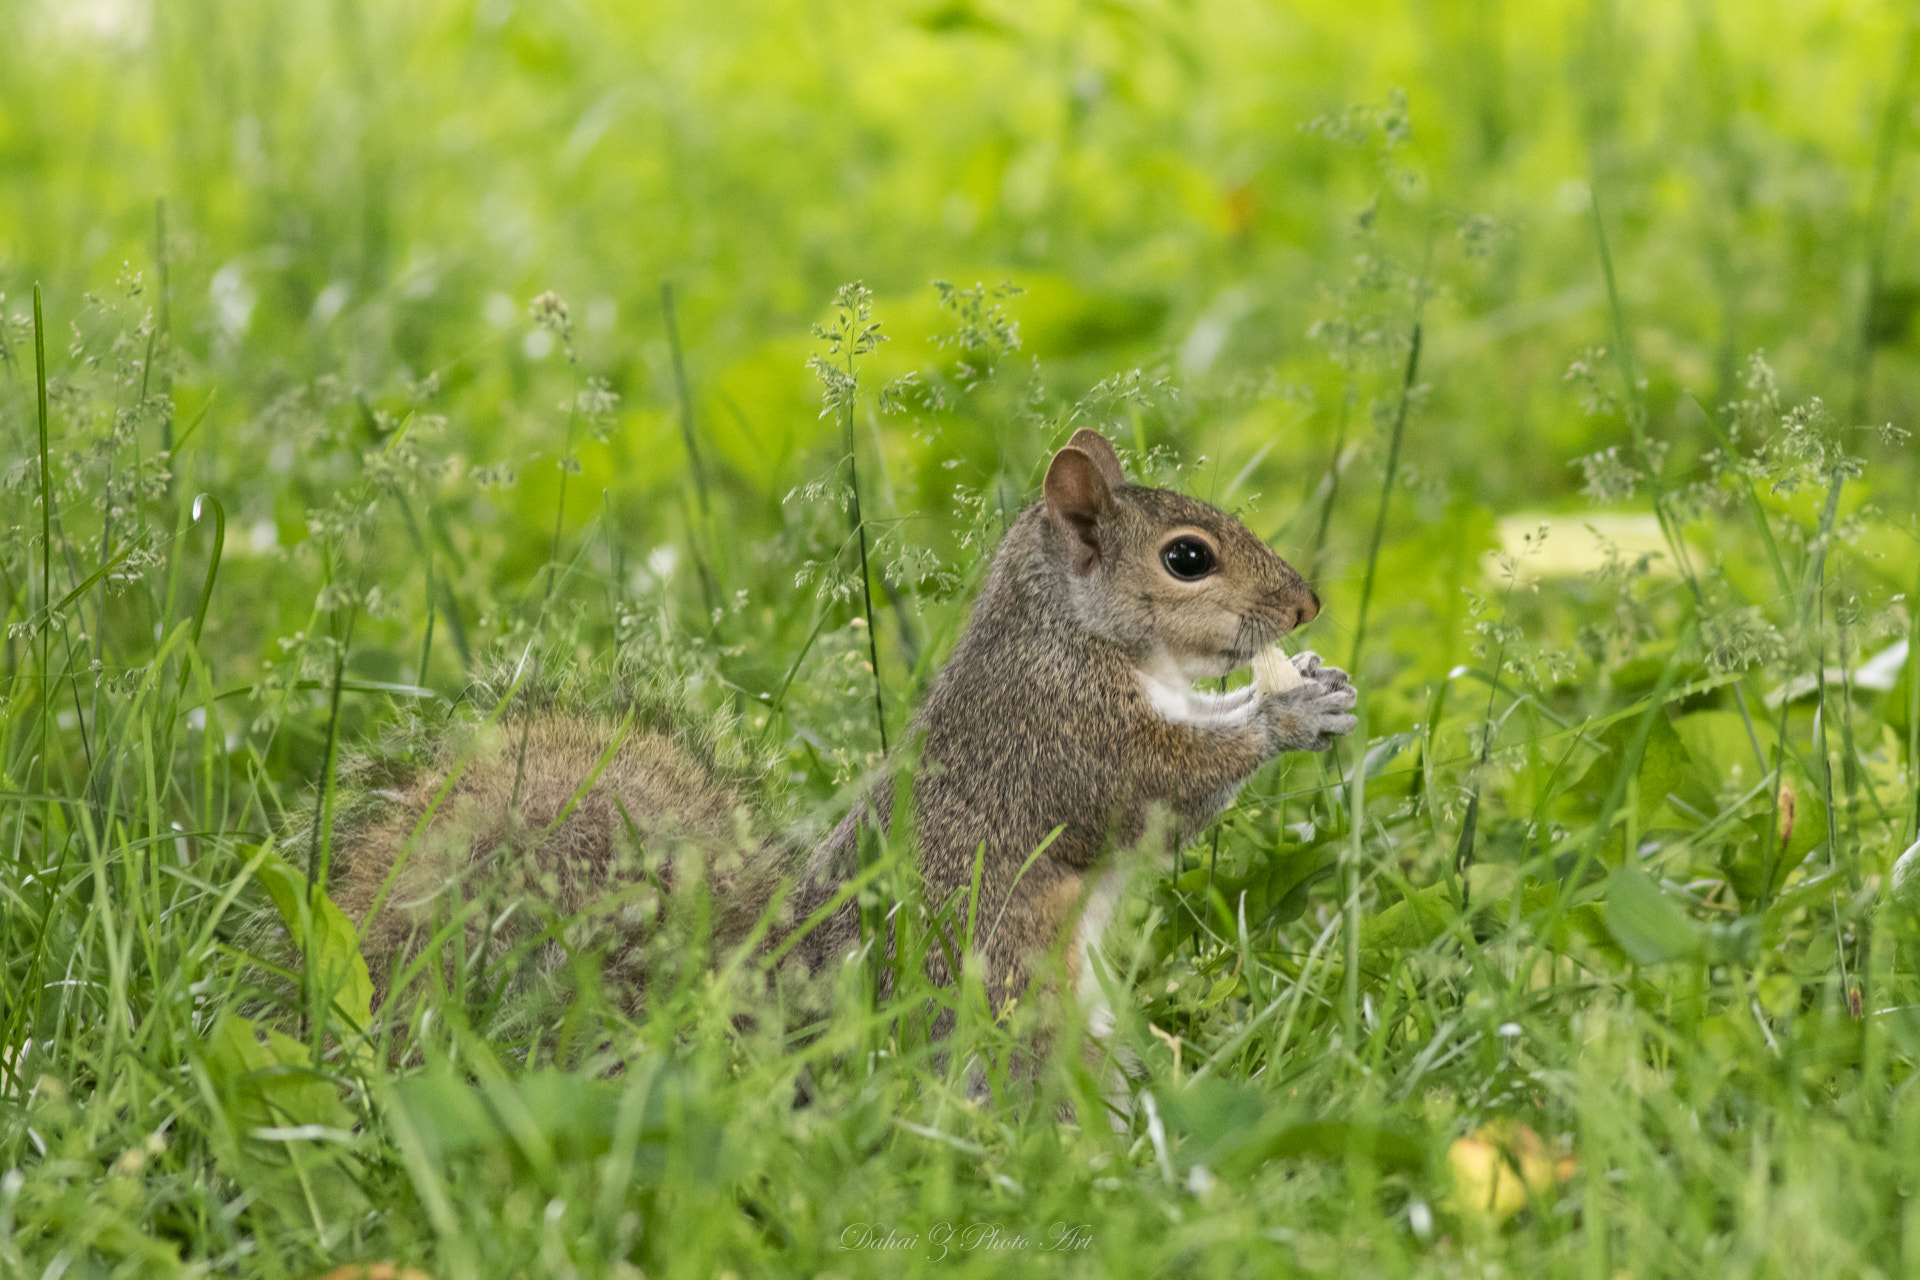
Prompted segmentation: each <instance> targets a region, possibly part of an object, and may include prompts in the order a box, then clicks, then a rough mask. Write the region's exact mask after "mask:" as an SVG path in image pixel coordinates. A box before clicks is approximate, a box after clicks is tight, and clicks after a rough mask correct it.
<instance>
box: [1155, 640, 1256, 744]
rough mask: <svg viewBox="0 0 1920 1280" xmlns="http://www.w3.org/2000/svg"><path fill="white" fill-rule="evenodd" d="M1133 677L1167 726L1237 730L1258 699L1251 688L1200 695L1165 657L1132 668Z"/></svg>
mask: <svg viewBox="0 0 1920 1280" xmlns="http://www.w3.org/2000/svg"><path fill="white" fill-rule="evenodd" d="M1134 675H1135V676H1136V677H1137V678H1138V679H1139V681H1140V691H1141V692H1142V693H1144V694H1145V695H1146V699H1147V706H1148V707H1150V708H1152V710H1153V713H1154V714H1155V715H1157V716H1159V717H1160V718H1161V719H1162V720H1165V721H1166V722H1167V723H1169V724H1179V725H1186V726H1188V727H1189V728H1194V729H1233V728H1238V727H1239V726H1240V725H1243V724H1246V723H1247V722H1248V721H1249V720H1251V719H1252V718H1253V713H1254V707H1255V704H1256V703H1257V702H1258V701H1259V697H1260V695H1259V693H1258V692H1257V691H1256V690H1255V689H1254V687H1253V686H1252V685H1245V686H1243V687H1241V688H1238V689H1235V690H1234V691H1233V692H1231V693H1203V692H1201V691H1200V690H1198V689H1195V688H1194V687H1193V681H1192V680H1191V679H1190V678H1188V676H1187V675H1186V673H1185V672H1183V671H1181V670H1180V669H1179V666H1178V665H1177V664H1176V663H1175V662H1174V661H1173V659H1172V658H1171V657H1169V656H1167V655H1165V654H1162V655H1160V656H1159V657H1156V658H1155V659H1154V660H1153V661H1152V662H1150V663H1148V664H1146V665H1145V666H1142V667H1138V668H1136V669H1135V671H1134Z"/></svg>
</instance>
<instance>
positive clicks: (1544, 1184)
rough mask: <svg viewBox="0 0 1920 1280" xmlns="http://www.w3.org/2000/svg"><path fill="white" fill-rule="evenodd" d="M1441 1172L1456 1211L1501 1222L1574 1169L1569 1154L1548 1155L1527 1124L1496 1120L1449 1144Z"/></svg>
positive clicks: (1574, 1165) (1573, 1160)
mask: <svg viewBox="0 0 1920 1280" xmlns="http://www.w3.org/2000/svg"><path fill="white" fill-rule="evenodd" d="M1447 1167H1448V1169H1449V1170H1450V1171H1451V1172H1452V1174H1453V1202H1454V1207H1455V1208H1456V1210H1458V1211H1459V1212H1461V1213H1464V1214H1470V1215H1474V1216H1481V1217H1488V1218H1491V1219H1492V1220H1493V1221H1495V1222H1505V1221H1506V1220H1507V1219H1508V1218H1511V1217H1512V1216H1513V1215H1514V1214H1516V1213H1518V1212H1519V1211H1520V1210H1521V1209H1523V1208H1525V1207H1526V1205H1527V1202H1528V1201H1529V1200H1530V1199H1531V1198H1532V1197H1534V1196H1542V1197H1544V1196H1547V1195H1549V1194H1551V1193H1552V1192H1553V1191H1554V1189H1555V1188H1557V1187H1558V1186H1559V1185H1560V1184H1561V1183H1563V1182H1565V1181H1567V1180H1568V1179H1569V1178H1571V1177H1573V1175H1574V1172H1575V1170H1576V1169H1577V1168H1578V1167H1579V1164H1578V1161H1576V1160H1575V1159H1574V1158H1573V1156H1572V1155H1561V1156H1558V1157H1556V1156H1554V1155H1552V1154H1551V1153H1550V1152H1549V1151H1548V1150H1547V1145H1546V1143H1544V1142H1542V1141H1541V1140H1540V1135H1539V1134H1537V1133H1535V1132H1534V1131H1533V1130H1532V1129H1531V1128H1529V1127H1528V1126H1527V1125H1524V1124H1515V1123H1513V1122H1512V1121H1509V1120H1496V1121H1494V1122H1493V1123H1492V1124H1487V1125H1482V1126H1481V1127H1480V1128H1478V1129H1476V1130H1474V1131H1473V1132H1472V1133H1471V1134H1469V1135H1468V1136H1466V1137H1464V1138H1457V1139H1455V1140H1454V1142H1453V1145H1452V1146H1450V1147H1448V1148H1447Z"/></svg>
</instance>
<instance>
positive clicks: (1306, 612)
mask: <svg viewBox="0 0 1920 1280" xmlns="http://www.w3.org/2000/svg"><path fill="white" fill-rule="evenodd" d="M1297 613H1298V616H1297V617H1295V618H1294V620H1293V625H1294V626H1296V627H1304V626H1306V625H1307V624H1308V623H1309V622H1312V621H1313V620H1314V619H1315V618H1317V617H1319V616H1320V596H1319V594H1318V593H1317V592H1316V591H1314V589H1313V588H1312V587H1308V588H1307V603H1306V604H1304V605H1302V606H1301V607H1300V608H1299V610H1298V611H1297Z"/></svg>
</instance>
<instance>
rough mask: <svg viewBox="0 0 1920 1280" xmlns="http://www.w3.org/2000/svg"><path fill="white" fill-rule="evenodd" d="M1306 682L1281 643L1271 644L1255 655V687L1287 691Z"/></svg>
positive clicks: (1271, 690) (1263, 689) (1273, 691)
mask: <svg viewBox="0 0 1920 1280" xmlns="http://www.w3.org/2000/svg"><path fill="white" fill-rule="evenodd" d="M1305 683H1306V681H1305V680H1304V679H1302V678H1301V676H1300V671H1299V669H1298V668H1297V667H1295V666H1294V665H1293V659H1292V658H1289V657H1288V656H1287V651H1286V650H1285V649H1282V648H1281V647H1280V646H1279V645H1277V644H1276V645H1270V646H1269V647H1267V648H1265V649H1262V650H1261V651H1260V652H1258V653H1256V654H1254V655H1253V687H1254V688H1256V689H1258V690H1259V691H1260V692H1262V693H1285V692H1286V691H1287V690H1289V689H1298V688H1299V687H1300V686H1301V685H1303V684H1305Z"/></svg>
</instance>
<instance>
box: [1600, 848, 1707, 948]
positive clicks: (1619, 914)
mask: <svg viewBox="0 0 1920 1280" xmlns="http://www.w3.org/2000/svg"><path fill="white" fill-rule="evenodd" d="M1604 919H1605V920H1606V923H1607V931H1608V932H1610V933H1611V934H1613V938H1614V941H1615V942H1618V943H1619V944H1620V949H1621V950H1622V951H1624V952H1626V953H1627V954H1628V955H1629V956H1632V957H1633V958H1634V959H1635V960H1637V961H1639V962H1640V963H1641V964H1665V963H1667V962H1669V961H1672V960H1698V959H1702V958H1704V957H1705V955H1706V953H1707V934H1706V930H1704V929H1703V928H1701V926H1700V925H1698V924H1696V923H1695V922H1694V921H1693V919H1692V918H1691V917H1690V916H1688V915H1687V913H1686V911H1685V910H1684V909H1683V908H1682V907H1681V906H1680V904H1679V903H1677V902H1675V901H1674V900H1673V899H1672V898H1671V897H1669V896H1668V895H1667V894H1665V893H1663V892H1662V891H1661V889H1660V886H1659V885H1657V884H1655V883H1654V882H1653V881H1652V880H1651V879H1649V878H1648V877H1647V875H1646V873H1645V872H1643V871H1641V870H1640V869H1639V868H1638V867H1633V866H1627V867H1622V868H1620V870H1618V871H1616V872H1614V873H1613V875H1612V876H1611V877H1609V879H1608V880H1607V905H1606V909H1605V912H1604Z"/></svg>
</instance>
